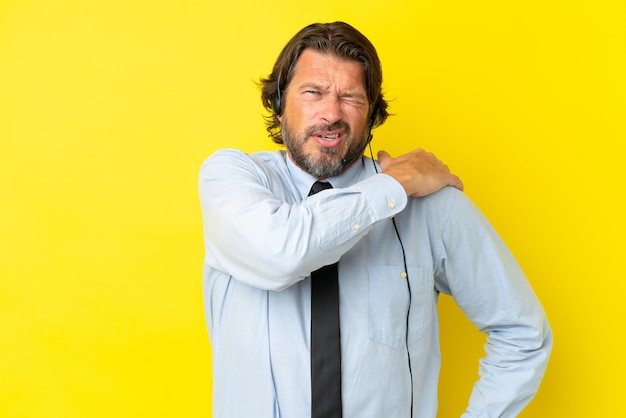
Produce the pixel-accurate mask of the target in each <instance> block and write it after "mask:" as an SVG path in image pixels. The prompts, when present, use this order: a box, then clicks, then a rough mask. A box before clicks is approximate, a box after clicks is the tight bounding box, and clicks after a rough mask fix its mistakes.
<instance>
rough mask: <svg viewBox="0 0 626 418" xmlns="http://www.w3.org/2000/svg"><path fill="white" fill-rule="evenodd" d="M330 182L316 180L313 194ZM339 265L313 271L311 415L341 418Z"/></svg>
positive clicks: (312, 189) (312, 416)
mask: <svg viewBox="0 0 626 418" xmlns="http://www.w3.org/2000/svg"><path fill="white" fill-rule="evenodd" d="M332 188H333V186H331V185H330V183H326V182H321V181H316V182H315V183H314V184H313V187H311V192H310V193H309V196H311V195H314V194H315V193H317V192H320V191H322V190H325V189H332ZM337 267H338V264H337V263H335V264H331V265H329V266H325V267H322V268H321V269H319V270H316V271H314V272H313V273H311V418H341V341H340V334H339V284H338V282H337V281H338V274H337V271H338V269H337Z"/></svg>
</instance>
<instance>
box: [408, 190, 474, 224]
mask: <svg viewBox="0 0 626 418" xmlns="http://www.w3.org/2000/svg"><path fill="white" fill-rule="evenodd" d="M410 205H411V207H412V208H413V210H415V211H417V212H419V213H421V214H422V215H423V216H424V217H425V219H427V220H428V222H429V223H432V222H434V223H436V224H438V225H440V226H441V227H443V226H444V225H447V224H449V223H450V222H459V223H464V222H469V221H470V220H472V219H478V218H482V214H481V212H480V210H479V209H478V208H477V207H476V205H475V204H474V203H473V202H472V200H471V199H470V198H469V197H468V196H467V194H466V193H465V192H462V191H460V190H459V189H457V188H455V187H451V186H448V187H444V188H443V189H441V190H439V191H437V192H435V193H433V194H430V195H428V196H424V197H419V198H411V199H410Z"/></svg>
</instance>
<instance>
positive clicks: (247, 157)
mask: <svg viewBox="0 0 626 418" xmlns="http://www.w3.org/2000/svg"><path fill="white" fill-rule="evenodd" d="M283 166H285V157H284V152H283V151H262V152H255V153H251V154H248V153H245V152H243V151H240V150H236V149H230V148H224V149H220V150H218V151H216V152H214V153H213V154H211V155H210V156H209V157H208V158H207V159H206V160H204V162H203V163H202V165H201V167H200V172H201V173H213V174H215V175H222V176H228V175H230V174H232V173H234V172H242V171H243V172H260V173H267V172H272V171H282V167H283Z"/></svg>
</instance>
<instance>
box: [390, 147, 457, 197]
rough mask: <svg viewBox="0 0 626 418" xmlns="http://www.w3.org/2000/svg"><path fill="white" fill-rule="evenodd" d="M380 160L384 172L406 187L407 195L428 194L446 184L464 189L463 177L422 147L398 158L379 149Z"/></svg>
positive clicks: (418, 195) (419, 195)
mask: <svg viewBox="0 0 626 418" xmlns="http://www.w3.org/2000/svg"><path fill="white" fill-rule="evenodd" d="M378 162H379V164H380V167H381V168H382V170H383V173H385V174H387V175H389V176H391V177H393V178H395V179H396V180H397V181H398V182H399V183H400V184H401V185H402V187H404V190H405V191H406V194H407V196H414V197H421V196H426V195H429V194H431V193H434V192H436V191H437V190H439V189H441V188H442V187H444V186H453V187H456V188H457V189H459V190H463V183H462V182H461V179H459V178H458V177H457V176H456V175H454V174H452V173H450V170H449V169H448V166H446V165H445V164H444V163H443V162H441V161H440V160H439V159H438V158H437V157H435V155H434V154H433V153H431V152H426V151H424V150H423V149H421V148H417V149H415V150H413V151H411V152H409V153H407V154H404V155H401V156H399V157H397V158H392V157H391V156H390V155H389V154H388V153H387V152H386V151H379V152H378Z"/></svg>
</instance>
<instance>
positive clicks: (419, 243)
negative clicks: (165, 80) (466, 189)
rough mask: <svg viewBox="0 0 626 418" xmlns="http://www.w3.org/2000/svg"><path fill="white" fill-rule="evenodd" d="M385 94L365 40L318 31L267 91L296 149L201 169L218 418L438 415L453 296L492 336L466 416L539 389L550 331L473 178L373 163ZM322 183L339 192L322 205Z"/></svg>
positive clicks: (228, 157) (309, 30) (350, 31)
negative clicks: (480, 203)
mask: <svg viewBox="0 0 626 418" xmlns="http://www.w3.org/2000/svg"><path fill="white" fill-rule="evenodd" d="M381 83H382V72H381V67H380V63H379V61H378V57H377V54H376V51H375V49H374V47H373V46H372V44H371V43H370V42H369V41H368V40H367V38H365V37H364V36H363V35H362V34H361V33H360V32H358V31H357V30H356V29H354V28H352V27H351V26H349V25H347V24H345V23H342V22H336V23H331V24H314V25H310V26H308V27H306V28H304V29H302V30H301V31H300V32H299V33H298V34H296V35H295V36H294V38H292V39H291V40H290V41H289V43H288V44H287V45H286V46H285V48H284V49H283V51H282V52H281V54H280V55H279V57H278V60H277V61H276V63H275V65H274V69H273V71H272V73H271V74H270V75H269V77H268V78H267V79H264V80H261V85H262V99H263V103H264V105H265V107H266V108H267V109H268V110H270V111H272V116H270V117H269V118H268V131H269V132H270V134H271V136H272V137H273V139H274V140H275V141H276V142H279V143H284V144H285V146H286V151H277V152H261V153H255V154H251V155H247V154H244V153H242V152H239V151H235V150H222V151H218V152H216V153H215V154H214V155H212V156H211V157H210V158H209V159H208V160H207V161H206V162H205V163H204V165H203V166H202V169H201V173H200V196H201V203H202V209H203V220H204V237H205V246H206V257H205V263H204V273H203V284H204V296H205V310H206V319H207V324H208V328H209V334H210V338H211V343H212V348H213V372H214V398H213V402H214V416H215V417H217V418H252V417H254V418H276V417H286V418H298V417H309V416H313V417H329V418H330V417H340V416H343V417H345V418H386V417H393V418H396V417H414V418H416V417H419V418H427V417H435V416H436V410H437V382H438V374H439V366H440V354H439V342H438V322H437V309H436V304H437V299H438V295H439V294H440V293H442V292H443V293H445V294H449V295H452V296H453V297H454V299H455V301H456V303H458V305H459V306H460V307H461V309H462V310H463V311H464V313H465V314H466V315H467V317H468V318H469V319H470V320H471V321H472V322H473V323H474V324H475V325H476V326H477V328H478V329H479V330H480V331H482V332H484V333H486V334H487V345H486V351H487V353H486V357H485V358H484V359H482V360H481V362H480V379H479V380H478V381H477V383H476V385H475V387H474V389H473V392H472V394H471V397H470V400H469V404H468V407H467V410H466V411H465V413H464V415H463V417H511V416H515V415H516V414H517V413H519V411H520V410H521V409H522V408H523V407H524V406H525V405H526V404H527V403H528V402H529V401H530V399H531V398H532V397H533V396H534V394H535V393H536V391H537V387H538V385H539V382H540V380H541V378H542V376H543V373H544V370H545V367H546V363H547V360H548V357H549V354H550V349H551V332H550V328H549V326H548V323H547V321H546V318H545V315H544V312H543V309H542V307H541V305H540V303H539V301H538V300H537V298H536V297H535V295H534V293H533V291H532V289H531V287H530V285H529V283H528V282H527V280H526V278H525V277H524V275H523V273H522V271H521V269H520V268H519V266H518V265H517V263H516V262H515V260H514V259H513V257H512V255H511V254H510V253H509V251H508V250H507V249H506V247H505V245H504V244H503V243H502V242H501V240H500V239H499V238H498V236H497V235H496V233H495V231H494V230H493V229H492V228H491V226H490V225H489V224H488V222H487V220H486V219H485V218H484V217H483V216H482V215H481V214H480V212H479V211H478V210H477V209H476V208H475V207H474V206H473V205H472V203H471V202H470V201H469V200H468V199H467V197H466V196H465V195H464V194H463V193H462V192H461V191H460V190H459V189H462V184H461V182H460V180H459V179H458V178H457V177H456V176H455V175H453V174H451V173H450V172H449V170H448V169H447V167H445V166H444V165H443V164H442V163H441V162H440V161H438V160H437V159H436V158H435V157H434V156H433V155H432V154H429V153H425V152H424V151H422V150H419V149H418V150H415V151H413V152H410V153H408V154H406V155H403V156H400V157H398V158H392V157H391V156H389V155H388V154H387V153H385V152H380V153H379V154H378V159H379V160H378V163H376V162H374V161H373V160H371V159H369V158H366V157H364V156H363V154H364V150H365V149H366V147H367V144H368V143H369V141H370V140H371V134H370V131H371V129H372V128H374V127H376V126H379V125H380V124H382V123H383V122H384V121H385V119H386V117H387V115H388V114H387V110H386V109H387V103H386V101H385V100H384V98H383V95H382V93H381ZM319 180H324V182H325V183H326V184H322V187H326V188H331V187H332V188H331V189H329V190H323V191H320V192H319V193H317V194H312V195H310V196H309V194H310V193H314V192H316V191H317V190H315V189H316V188H317V186H318V185H319ZM312 186H314V187H313V189H314V190H312V191H311V189H312ZM444 186H454V187H444ZM337 262H338V264H335V263H337ZM325 266H327V267H325ZM331 271H332V273H329V272H331ZM329 277H333V278H329ZM337 283H338V290H337V289H336V288H337ZM319 286H328V289H332V290H324V292H327V293H325V294H324V295H323V297H319V295H318V292H320V291H319V290H314V289H318V288H319ZM337 292H338V293H337ZM333 300H335V301H336V302H337V303H338V305H333ZM320 303H322V305H320ZM320 306H321V307H320ZM335 313H336V314H338V315H335ZM320 314H322V315H328V316H327V317H326V318H325V319H322V320H319V319H316V318H318V316H317V315H320ZM337 316H338V319H337V318H336V317H337ZM337 320H338V323H337V322H336V321H337ZM334 324H337V325H334ZM326 326H329V327H330V328H332V330H331V331H330V334H326V335H327V336H326V337H324V338H322V340H321V341H319V339H318V338H317V337H318V335H319V334H320V333H324V332H326V330H325V329H324V328H325V327H326ZM320 330H321V331H320ZM325 349H331V351H332V353H331V354H328V353H323V354H319V353H322V351H321V350H325ZM333 353H334V354H333ZM320 359H322V362H321V365H318V364H317V361H318V360H320ZM333 365H335V366H333ZM326 377H329V378H330V379H331V380H330V381H329V382H328V383H327V382H326V381H325V380H323V379H324V378H326Z"/></svg>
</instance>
